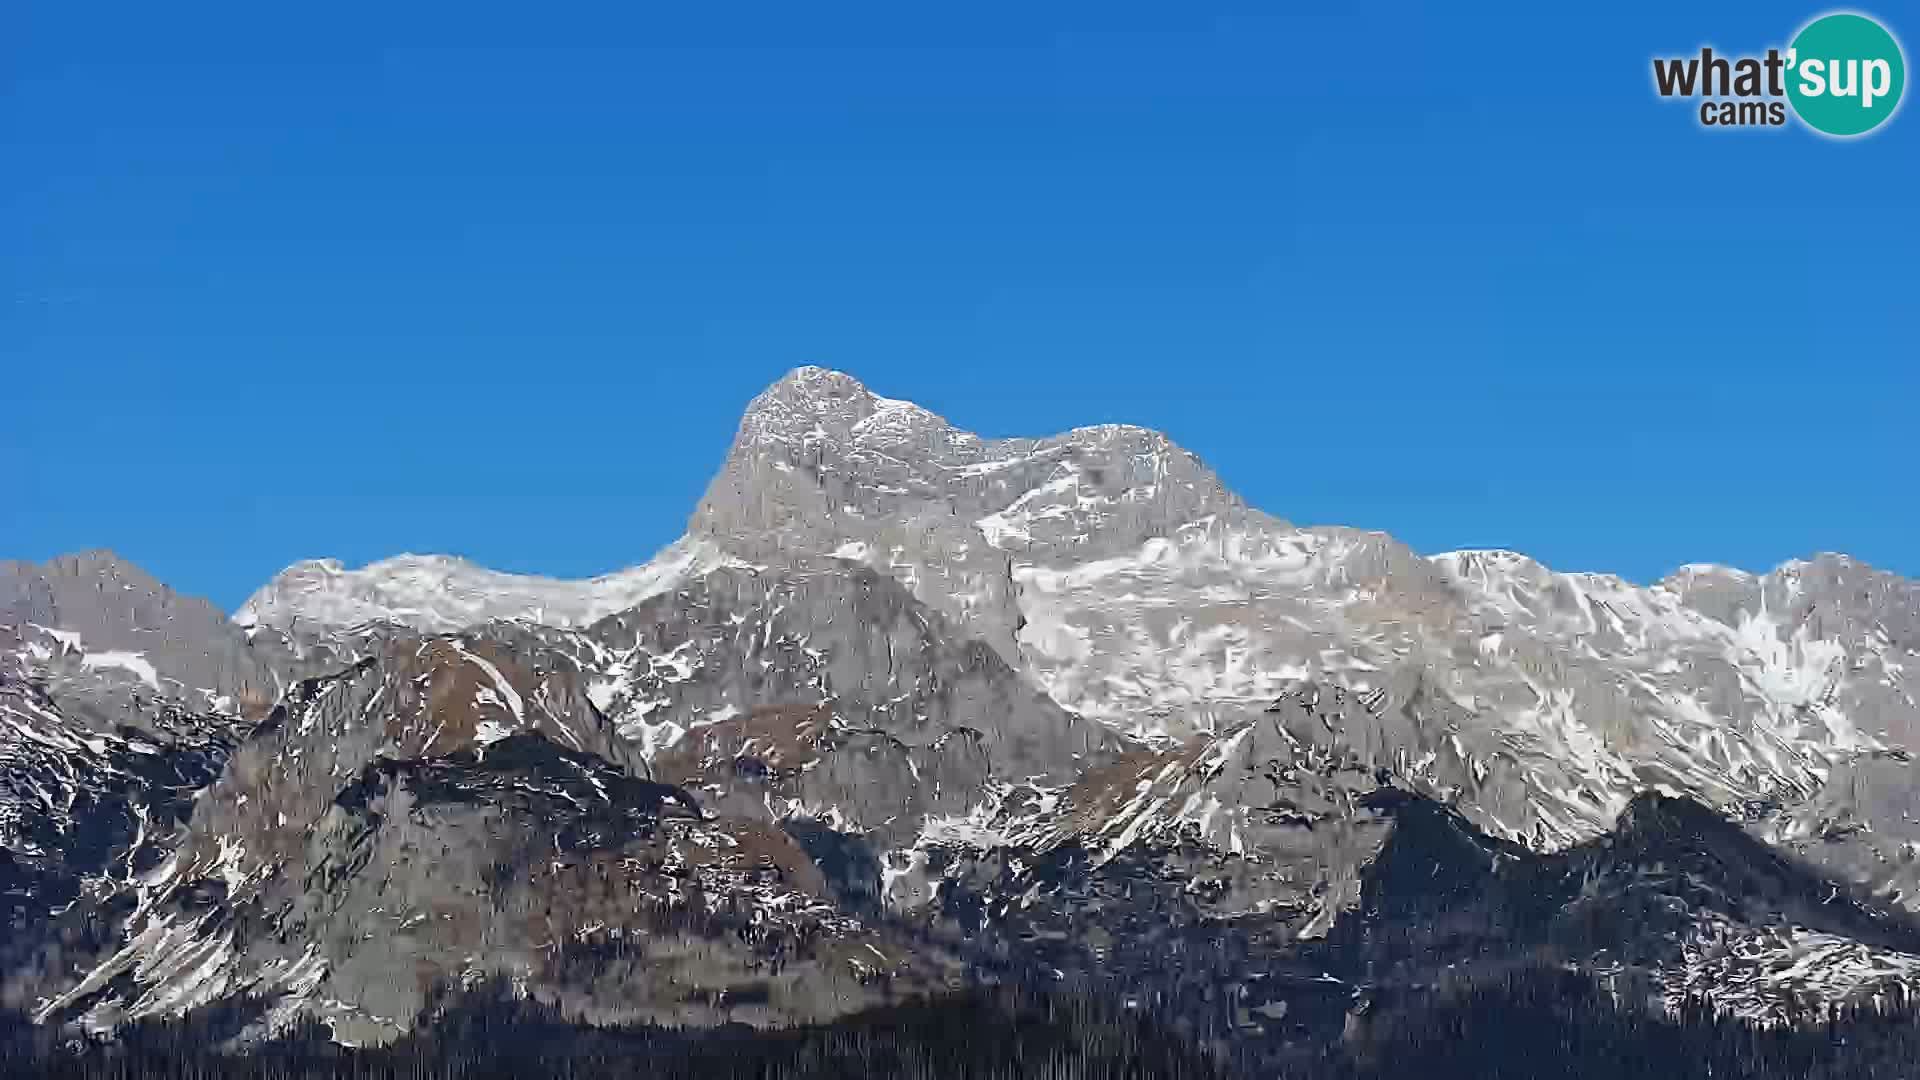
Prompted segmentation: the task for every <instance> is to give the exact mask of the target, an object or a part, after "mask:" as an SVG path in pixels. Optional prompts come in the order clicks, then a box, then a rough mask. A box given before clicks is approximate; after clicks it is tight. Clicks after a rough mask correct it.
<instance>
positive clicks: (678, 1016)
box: [0, 368, 1920, 1070]
mask: <svg viewBox="0 0 1920 1080" xmlns="http://www.w3.org/2000/svg"><path fill="white" fill-rule="evenodd" d="M1915 679H1920V585H1916V584H1915V583H1914V582H1911V581H1907V580H1905V579H1902V578H1900V577H1898V576H1896V575H1893V574H1889V573H1885V572H1882V571H1879V570H1876V569H1874V568H1872V567H1869V566H1866V565H1864V564H1861V563H1859V562H1857V561H1854V560H1852V559H1849V558H1847V557H1845V556H1841V555H1833V554H1822V555H1816V556H1813V557H1811V558H1809V559H1807V560H1804V561H1799V562H1794V563H1789V564H1786V565H1783V566H1780V567H1778V568H1775V569H1773V570H1771V571H1769V572H1766V573H1764V574H1752V573H1748V572H1745V571H1741V570H1735V569H1731V568H1725V567H1718V566H1705V565H1701V566H1690V567H1686V568H1683V569H1681V570H1679V571H1677V572H1676V573H1674V574H1673V575H1671V576H1669V577H1668V578H1666V579H1664V580H1662V581H1660V582H1657V583H1654V584H1651V585H1640V584H1635V583H1631V582H1628V581H1625V580H1622V579H1620V578H1617V577H1611V576H1608V575H1604V574H1589V573H1564V572H1558V571H1555V570H1552V569H1549V568H1547V567H1545V566H1542V565H1540V564H1539V563H1537V562H1535V561H1533V560H1532V559H1529V558H1527V557H1525V556H1523V555H1519V554H1516V553H1513V552H1508V551H1463V552H1451V553H1444V554H1438V555H1426V556H1423V555H1421V554H1419V553H1417V552H1415V551H1413V550H1411V549H1410V548H1408V547H1407V546H1405V545H1403V544H1401V543H1399V542H1398V541H1396V540H1394V539H1393V538H1392V537H1390V536H1387V535H1385V534H1383V533H1378V532H1367V531H1363V530H1360V529H1354V528H1343V527H1299V526H1295V525H1292V524H1289V523H1288V522H1286V521H1283V520H1281V519H1279V518H1276V517H1273V516H1270V515H1269V514H1266V513H1263V512H1261V511H1260V510H1257V509H1255V508H1252V507H1250V506H1248V505H1246V504H1245V503H1244V502H1243V501H1242V500H1241V499H1240V498H1239V497H1238V496H1236V495H1234V494H1233V493H1232V492H1231V491H1229V490H1228V489H1227V488H1226V487H1225V486H1224V485H1223V484H1222V483H1221V481H1220V479H1219V478H1218V477H1217V476H1215V475H1214V473H1213V472H1212V471H1211V470H1209V469H1208V468H1207V467H1206V466H1205V465H1204V464H1203V463H1202V462H1201V461H1200V460H1199V459H1197V458H1196V457H1195V456H1194V455H1192V454H1190V453H1188V452H1186V451H1184V450H1182V449H1181V448H1180V447H1179V446H1177V445H1175V444H1174V443H1172V442H1171V441H1169V440H1168V439H1167V438H1166V437H1165V436H1163V435H1160V434H1158V433H1156V432H1152V431H1148V430H1144V429H1140V428H1133V427H1126V426H1113V425H1109V426H1102V427H1091V428H1082V429H1078V430H1075V431H1071V432H1068V433H1066V434H1063V435H1057V436H1053V437H1049V438H1034V439H1024V438H1022V439H985V438H980V437H978V436H975V435H973V434H971V433H968V432H965V431H961V430H959V429H957V428H955V427H953V426H952V425H950V424H948V423H947V422H946V421H945V420H943V419H942V418H940V417H939V416H936V415H934V414H933V413H931V412H929V411H927V410H925V409H922V408H920V407H919V406H916V405H913V404H911V403H909V402H905V401H899V400H892V399H888V398H884V397H880V396H878V395H876V394H874V393H873V392H871V391H870V390H868V389H867V388H866V387H864V386H862V385H861V384H860V383H859V382H857V381H856V380H854V379H853V378H851V377H849V376H847V375H844V374H840V373H837V372H832V371H826V370H823V369H819V368H802V369H799V370H797V371H794V372H792V373H791V374H789V375H788V376H786V377H785V378H783V379H782V380H780V381H779V382H778V383H776V384H774V385H773V386H771V387H770V388H768V389H767V390H766V391H765V392H764V393H762V394H761V395H760V396H759V397H757V398H755V399H754V401H753V402H752V403H751V404H750V405H749V406H748V409H747V412H746V414H745V416H744V418H743V419H742V421H741V424H740V427H739V431H738V434H737V436H736V438H735V440H734V442H733V444H732V446H731V448H730V450H729V451H728V453H727V456H726V458H725V460H724V462H722V463H721V466H720V469H719V472H718V473H717V475H716V476H715V477H714V479H713V481H712V483H711V485H710V487H709V488H708V490H707V492H706V495H705V497H704V498H703V499H702V500H701V502H700V503H699V505H698V506H697V507H696V508H695V509H694V510H693V513H692V515H691V518H690V520H689V523H688V526H687V530H686V534H685V536H683V537H682V538H681V539H679V540H678V541H676V542H675V543H673V544H672V545H670V546H669V547H667V548H666V549H665V550H664V551H662V552H660V553H659V554H658V555H657V556H656V557H655V558H653V559H652V560H651V561H649V562H646V563H644V564H641V565H638V566H635V567H633V568H632V569H629V570H624V571H621V572H618V573H614V574H610V575H607V576H605V577H601V578H595V579H592V580H587V581H562V580H554V579H545V578H535V577H527V576H521V575H512V574H504V573H499V572H495V571H491V570H487V569H485V568H482V567H478V566H475V565H472V564H471V563H468V562H465V561H463V560H460V559H457V558H452V557H447V556H415V555H403V556H399V557H396V558H393V559H389V560H386V561H383V562H379V563H375V564H372V565H370V566H366V567H362V568H357V569H351V568H348V567H345V566H343V565H342V564H340V563H338V562H334V561H329V560H316V561H311V562H304V563H300V564H297V565H294V566H292V567H289V568H288V569H287V570H286V571H284V572H283V573H281V574H280V575H279V576H277V577H275V578H274V579H273V580H272V581H270V582H267V583H266V584H265V585H263V586H262V587H261V588H260V589H259V590H258V591H257V592H256V593H255V594H254V595H253V596H252V597H251V598H250V599H249V600H248V601H247V602H246V604H245V605H244V606H243V607H242V608H241V609H240V610H239V611H238V612H235V613H231V614H229V613H226V612H221V611H219V610H217V609H215V608H214V607H212V606H211V605H210V604H208V603H206V602H204V601H201V600H198V599H195V598H192V597H188V596H183V595H180V594H177V593H175V592H173V591H172V590H171V589H169V588H168V587H167V586H165V585H164V584H162V583H160V582H158V581H156V580H154V579H153V578H151V577H150V576H148V575H147V574H146V573H145V572H143V571H142V570H141V569H139V568H138V567H136V566H133V565H131V564H130V563H128V562H126V561H124V560H121V559H119V558H117V557H115V556H113V555H111V554H109V553H105V552H90V553H83V554H76V555H71V556H65V557H62V558H58V559H54V560H52V561H50V562H48V563H45V564H28V563H0V920H4V932H0V1008H4V1009H9V1010H14V1011H16V1012H17V1013H18V1014H20V1015H21V1016H22V1017H24V1018H25V1021H26V1022H30V1023H31V1024H33V1025H36V1026H37V1027H39V1028H42V1029H46V1030H50V1031H55V1032H63V1033H71V1034H74V1035H76V1036H85V1037H89V1038H103V1039H104V1038H110V1037H112V1035H113V1033H114V1032H116V1031H120V1030H125V1029H126V1028H127V1027H128V1026H129V1025H139V1024H142V1023H151V1022H157V1021H167V1020H172V1019H178V1018H181V1017H187V1016H190V1015H194V1014H196V1013H198V1012H203V1011H205V1010H208V1009H218V1008H230V1007H232V1006H233V1005H234V1004H235V1003H242V1002H244V1003H245V1004H246V1007H247V1010H248V1011H247V1013H246V1018H245V1020H244V1022H240V1023H236V1024H234V1025H232V1027H231V1030H226V1031H224V1032H223V1033H222V1035H221V1040H222V1045H223V1046H227V1047H231V1048H233V1049H235V1050H244V1049H246V1048H247V1047H249V1046H257V1045H261V1044H265V1043H268V1042H271V1041H272V1040H273V1039H275V1038H276V1037H278V1036H279V1035H281V1034H282V1033H284V1032H286V1031H289V1030H296V1029H298V1030H306V1029H310V1028H312V1027H313V1026H314V1025H320V1026H322V1027H323V1028H324V1030H325V1031H326V1032H327V1035H328V1038H330V1039H331V1040H332V1041H333V1042H335V1043H338V1044H342V1045H345V1046H354V1047H364V1048H378V1047H382V1046H390V1045H395V1044H396V1043H397V1042H399V1041H402V1040H407V1039H411V1038H415V1037H417V1035H418V1031H419V1029H420V1027H421V1025H422V1024H424V1023H427V1022H428V1020H427V1019H426V1018H430V1017H431V1016H433V1015H434V1010H435V1009H436V1008H439V1007H440V1006H441V1004H442V1003H444V1002H445V1001H446V1000H448V995H449V994H455V993H458V992H461V991H462V990H467V989H471V988H474V987H479V986H485V987H493V988H504V989H503V991H502V992H504V993H505V994H507V995H508V996H510V997H513V998H515V999H517V1000H521V1001H525V1002H530V1003H535V1004H537V1005H539V1006H540V1007H541V1008H546V1009H551V1010H554V1011H555V1015H559V1016H564V1017H565V1018H566V1019H567V1020H568V1021H569V1022H574V1023H580V1024H586V1025H605V1026H619V1025H659V1026H662V1027H672V1028H688V1027H691V1028H721V1027H723V1026H727V1025H748V1026H750V1027H752V1028H756V1029H773V1028H784V1027H789V1026H793V1025H818V1024H827V1023H831V1022H834V1021H835V1020H836V1019H837V1018H842V1017H847V1016H852V1015H857V1014H863V1013H864V1012H865V1011H868V1010H874V1009H880V1008H891V1007H896V1006H900V1005H901V1004H902V1003H911V1002H916V1001H923V1000H932V999H936V998H939V997H940V996H942V995H950V994H956V993H962V994H972V993H978V992H985V991H987V990H989V989H993V988H998V990H999V991H1008V990H1009V989H1010V988H1019V989H1020V990H1021V992H1026V990H1027V989H1029V988H1031V989H1034V990H1036V991H1043V992H1047V993H1063V994H1081V995H1093V996H1097V997H1098V998H1099V999H1100V1000H1102V1001H1109V1002H1112V1003H1114V1007H1115V1008H1119V1009H1123V1010H1137V1011H1138V1012H1139V1013H1140V1015H1142V1016H1150V1017H1152V1018H1153V1021H1154V1022H1155V1023H1157V1024H1162V1025H1164V1026H1165V1029H1166V1030H1167V1031H1169V1032H1172V1033H1175V1034H1177V1035H1178V1036H1180V1037H1182V1038H1184V1039H1186V1040H1190V1041H1191V1042H1192V1043H1193V1044H1194V1045H1195V1046H1197V1047H1200V1048H1203V1049H1204V1050H1206V1051H1207V1052H1209V1053H1217V1054H1219V1055H1221V1056H1223V1057H1224V1058H1228V1059H1232V1060H1234V1061H1237V1062H1242V1063H1249V1064H1252V1065H1254V1066H1258V1067H1262V1068H1266V1069H1268V1070H1275V1069H1282V1068H1292V1067H1294V1066H1295V1065H1297V1064H1298V1063H1299V1062H1303V1061H1310V1060H1313V1059H1314V1058H1315V1056H1316V1055H1319V1054H1322V1053H1324V1052H1325V1050H1326V1048H1327V1047H1329V1046H1337V1045H1348V1046H1352V1045H1355V1044H1356V1043H1357V1042H1364V1041H1365V1040H1366V1039H1368V1038H1372V1037H1385V1036H1384V1034H1383V1033H1385V1032H1388V1031H1390V1030H1391V1029H1392V1028H1393V1025H1394V1024H1395V1023H1396V1022H1398V1021H1397V1020H1396V1018H1399V1017H1405V1016H1408V1015H1411V1014H1412V1013H1414V1012H1417V1011H1418V1010H1420V1009H1423V1008H1427V1007H1429V1006H1430V1005H1431V1004H1432V1003H1433V1002H1434V1001H1437V1000H1439V997H1440V996H1441V995H1443V994H1453V993H1458V992H1462V988H1463V987H1464V988H1470V987H1472V986H1475V985H1479V984H1481V983H1485V984H1486V985H1507V982H1505V981H1507V980H1512V979H1513V978H1515V977H1516V973H1520V974H1524V973H1528V972H1552V973H1556V974H1555V976H1554V977H1555V978H1561V977H1565V978H1575V979H1578V980H1580V982H1581V985H1582V986H1585V987H1588V988H1590V990H1591V992H1592V993H1593V994H1595V995H1597V999H1604V1000H1605V1001H1607V1002H1608V1003H1610V1007H1614V1008H1618V1009H1621V1010H1623V1011H1625V1012H1627V1013H1631V1014H1633V1015H1641V1016H1645V1017H1648V1018H1650V1019H1649V1022H1667V1021H1669V1020H1671V1019H1672V1018H1674V1017H1676V1016H1681V1015H1683V1014H1685V1015H1694V1014H1696V1013H1697V1012H1698V1011H1699V1010H1701V1009H1705V1010H1707V1012H1708V1013H1709V1014H1711V1015H1714V1016H1720V1017H1725V1018H1730V1019H1733V1020H1737V1021H1739V1022H1741V1023H1744V1024H1747V1025H1749V1026H1750V1027H1752V1028H1754V1029H1756V1030H1768V1031H1791V1030H1794V1029H1797V1028H1801V1027H1804V1026H1806V1025H1808V1024H1811V1023H1814V1022H1816V1020H1817V1018H1818V1017H1820V1016H1821V1015H1823V1014H1824V1011H1826V1010H1830V1009H1834V1008H1845V1009H1860V1008H1886V1007H1895V1006H1899V1007H1904V1006H1905V1004H1906V1003H1907V1002H1908V1001H1909V995H1910V993H1911V990H1912V988H1913V987H1914V986H1915V984H1916V982H1917V981H1920V917H1917V916H1916V911H1920V859H1917V858H1916V853H1917V852H1920V821H1916V817H1920V805H1916V802H1917V801H1920V796H1916V788H1915V779H1916V777H1915V769H1916V766H1915V763H1914V759H1913V756H1912V753H1911V751H1912V750H1914V749H1915V748H1916V745H1917V744H1920V698H1917V697H1916V694H1917V693H1920V687H1917V686H1916V684H1915V682H1914V680H1915ZM727 1030H729V1031H737V1029H736V1028H732V1027H728V1028H727ZM1370 1033H1371V1034H1370Z"/></svg>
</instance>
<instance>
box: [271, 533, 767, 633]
mask: <svg viewBox="0 0 1920 1080" xmlns="http://www.w3.org/2000/svg"><path fill="white" fill-rule="evenodd" d="M729 562H730V560H729V559H728V557H727V556H726V555H725V554H723V553H722V552H721V551H720V550H719V549H717V548H715V547H713V546H712V545H710V544H706V543H703V542H700V541H697V540H692V539H687V540H682V541H680V542H679V543H676V544H673V545H671V546H670V547H668V548H667V549H666V550H665V551H662V552H661V553H660V554H659V555H657V556H655V557H654V558H653V559H652V560H651V561H650V562H647V563H645V564H643V565H640V566H636V567H633V568H632V569H629V570H623V571H620V572H618V573H613V574H607V575H605V576H603V577H597V578H591V579H588V580H586V581H562V580H560V579H557V578H544V577H537V576H534V575H530V574H505V573H501V572H499V571H497V570H488V569H486V568H485V567H482V566H476V565H474V564H473V563H470V562H468V561H466V560H465V559H459V558H455V557H453V556H450V555H396V556H394V557H393V558H391V559H382V560H380V561H379V562H376V563H373V564H371V565H368V566H363V567H361V568H360V569H358V570H349V569H347V568H346V567H345V566H344V565H342V564H341V563H340V561H339V560H337V559H310V560H308V561H306V562H301V563H295V564H294V565H292V566H289V567H287V568H286V569H285V570H282V571H281V572H280V573H279V574H277V575H275V576H274V579H273V580H272V581H270V582H268V583H267V584H265V585H263V586H261V587H260V589H259V590H258V591H257V592H255V593H254V594H253V595H252V596H250V597H248V598H247V602H246V603H245V604H243V605H241V607H240V610H239V611H237V612H235V613H234V616H233V621H234V622H236V623H238V624H240V625H241V626H247V627H251V626H272V627H277V628H279V629H282V630H292V629H295V628H300V627H302V626H303V625H304V626H312V627H314V628H316V629H321V630H324V629H326V628H332V627H346V626H356V625H360V624H364V623H380V622H387V623H395V624H398V625H402V626H411V627H414V628H416V629H421V630H459V629H461V628H463V627H468V626H473V625H476V624H478V623H483V622H486V621H488V620H489V619H518V620H523V621H526V622H533V623H539V624H542V625H546V626H580V625H584V624H586V623H590V622H593V621H594V620H595V619H599V618H603V617H605V616H607V615H611V614H613V613H614V612H616V611H624V610H625V609H627V608H630V607H632V606H634V605H635V604H638V603H640V602H641V601H643V600H645V599H647V598H648V597H650V596H656V595H658V594H660V593H662V592H665V591H667V590H669V589H672V588H673V587H675V586H676V585H677V584H679V583H680V582H681V581H684V580H686V579H687V578H689V577H691V576H695V575H698V574H703V573H706V572H707V571H710V570H715V569H718V568H720V567H722V566H725V565H728V564H729Z"/></svg>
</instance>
